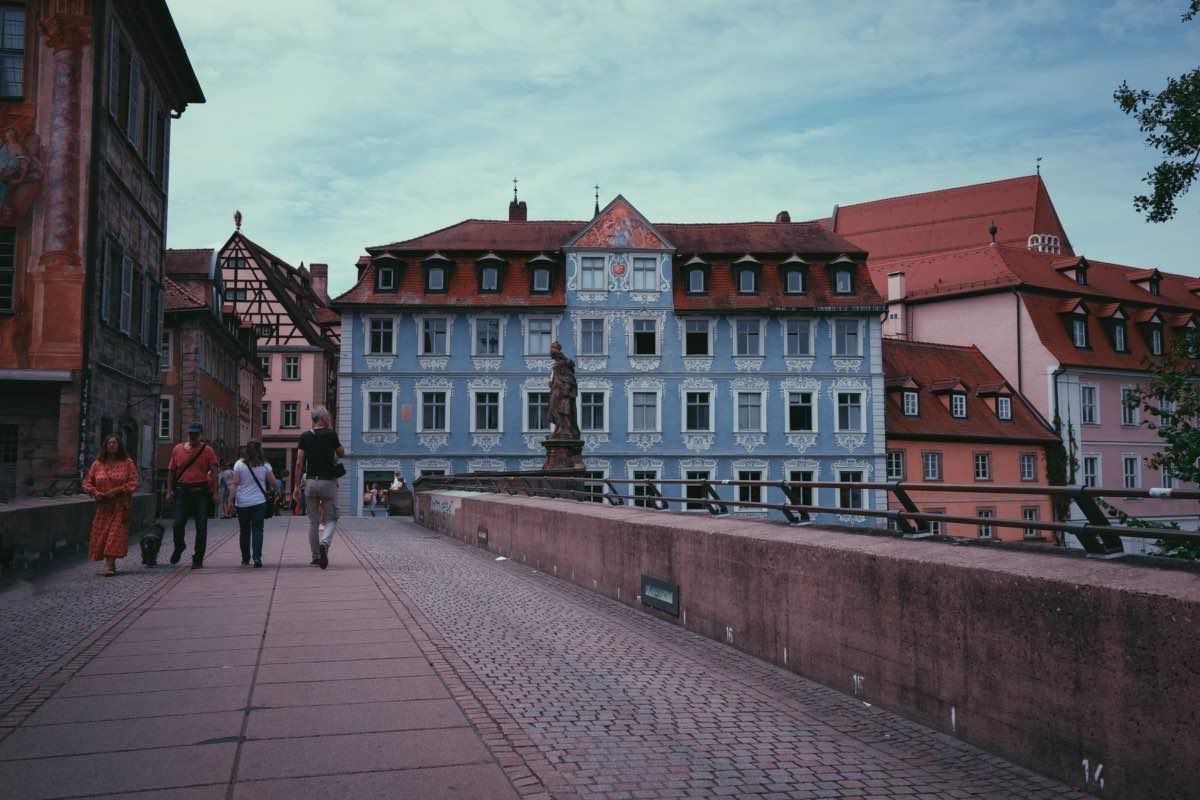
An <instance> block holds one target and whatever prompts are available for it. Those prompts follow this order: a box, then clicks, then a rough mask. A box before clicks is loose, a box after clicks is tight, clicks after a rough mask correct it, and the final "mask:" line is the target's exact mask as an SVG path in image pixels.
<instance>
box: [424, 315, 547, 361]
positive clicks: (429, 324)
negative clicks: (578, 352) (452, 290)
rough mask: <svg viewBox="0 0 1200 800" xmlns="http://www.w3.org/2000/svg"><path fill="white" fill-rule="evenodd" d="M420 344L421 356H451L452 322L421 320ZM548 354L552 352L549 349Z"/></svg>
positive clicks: (443, 318)
mask: <svg viewBox="0 0 1200 800" xmlns="http://www.w3.org/2000/svg"><path fill="white" fill-rule="evenodd" d="M418 344H419V346H420V348H421V350H420V352H419V355H423V356H444V355H449V353H450V351H449V346H450V321H449V320H448V319H447V318H446V317H423V318H422V319H421V339H420V342H419V343H418ZM546 352H550V351H549V349H547V351H546Z"/></svg>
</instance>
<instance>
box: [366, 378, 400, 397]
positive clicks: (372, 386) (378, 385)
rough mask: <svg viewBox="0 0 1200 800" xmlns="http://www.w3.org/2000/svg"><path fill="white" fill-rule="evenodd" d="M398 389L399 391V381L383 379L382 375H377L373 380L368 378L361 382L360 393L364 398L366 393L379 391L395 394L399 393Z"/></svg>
mask: <svg viewBox="0 0 1200 800" xmlns="http://www.w3.org/2000/svg"><path fill="white" fill-rule="evenodd" d="M399 389H400V382H399V381H397V380H394V379H392V378H385V377H383V376H382V375H377V376H375V377H373V378H368V379H367V380H365V381H363V383H362V391H363V396H364V397H365V396H366V394H367V392H379V391H392V392H395V391H399Z"/></svg>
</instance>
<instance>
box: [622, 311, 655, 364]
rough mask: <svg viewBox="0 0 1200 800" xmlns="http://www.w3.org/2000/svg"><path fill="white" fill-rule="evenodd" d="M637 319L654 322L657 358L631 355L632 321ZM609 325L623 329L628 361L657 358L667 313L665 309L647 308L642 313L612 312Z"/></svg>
mask: <svg viewBox="0 0 1200 800" xmlns="http://www.w3.org/2000/svg"><path fill="white" fill-rule="evenodd" d="M637 319H653V320H656V323H655V325H654V351H655V352H656V353H658V354H659V355H658V356H635V355H634V354H633V321H634V320H637ZM609 323H610V325H621V326H622V327H623V328H624V329H625V352H626V353H628V354H629V360H630V361H634V360H635V359H642V358H645V359H649V358H658V357H659V356H661V355H662V351H663V339H664V337H665V336H666V331H667V311H666V310H665V309H653V308H647V309H645V310H644V311H613V312H611V313H610V314H609Z"/></svg>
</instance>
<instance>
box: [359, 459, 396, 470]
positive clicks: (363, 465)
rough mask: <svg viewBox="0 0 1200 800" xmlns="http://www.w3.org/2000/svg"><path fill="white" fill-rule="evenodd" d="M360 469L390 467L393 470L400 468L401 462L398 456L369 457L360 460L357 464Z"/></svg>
mask: <svg viewBox="0 0 1200 800" xmlns="http://www.w3.org/2000/svg"><path fill="white" fill-rule="evenodd" d="M355 466H357V467H358V468H359V469H364V470H366V469H390V470H392V471H393V472H395V471H396V470H399V469H400V466H401V462H400V459H398V458H368V459H364V460H362V461H359V462H357V463H356V464H355Z"/></svg>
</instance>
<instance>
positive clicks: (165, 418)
mask: <svg viewBox="0 0 1200 800" xmlns="http://www.w3.org/2000/svg"><path fill="white" fill-rule="evenodd" d="M174 419H175V398H174V397H161V398H159V401H158V438H159V439H170V438H172V436H171V432H172V431H173V430H175V428H174V425H173V424H172V422H173V420H174Z"/></svg>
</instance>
